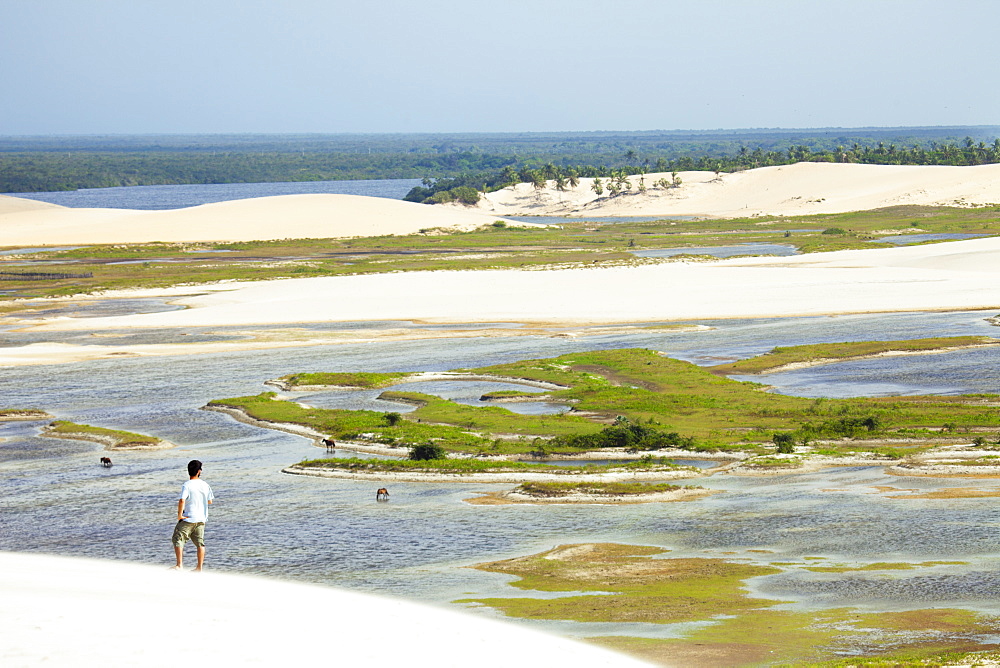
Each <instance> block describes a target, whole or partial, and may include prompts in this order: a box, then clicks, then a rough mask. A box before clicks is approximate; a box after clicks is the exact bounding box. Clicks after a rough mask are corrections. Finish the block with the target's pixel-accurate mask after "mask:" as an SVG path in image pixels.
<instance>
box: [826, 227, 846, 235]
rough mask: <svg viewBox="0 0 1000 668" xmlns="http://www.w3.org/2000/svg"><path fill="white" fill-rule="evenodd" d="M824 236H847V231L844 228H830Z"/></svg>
mask: <svg viewBox="0 0 1000 668" xmlns="http://www.w3.org/2000/svg"><path fill="white" fill-rule="evenodd" d="M822 234H847V230H845V229H844V228H842V227H828V228H827V229H825V230H823V232H822Z"/></svg>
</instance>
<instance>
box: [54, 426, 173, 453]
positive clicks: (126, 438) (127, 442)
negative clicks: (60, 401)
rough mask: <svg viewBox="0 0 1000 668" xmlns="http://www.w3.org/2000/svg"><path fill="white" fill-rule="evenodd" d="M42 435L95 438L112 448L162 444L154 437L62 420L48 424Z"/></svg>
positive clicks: (160, 440)
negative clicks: (109, 442) (109, 443)
mask: <svg viewBox="0 0 1000 668" xmlns="http://www.w3.org/2000/svg"><path fill="white" fill-rule="evenodd" d="M43 435H49V436H53V435H58V436H63V437H66V438H74V437H79V438H82V439H84V440H86V439H87V437H88V436H89V437H91V438H93V437H97V438H100V439H110V440H112V441H113V442H114V447H116V448H127V447H144V446H151V445H159V444H160V443H162V442H163V440H162V439H159V438H156V437H155V436H144V435H142V434H136V433H133V432H131V431H122V430H119V429H105V428H104V427H94V426H91V425H89V424H76V423H75V422H66V421H64V420H56V421H55V422H52V423H51V424H49V426H48V427H47V428H46V429H45V431H44V432H43Z"/></svg>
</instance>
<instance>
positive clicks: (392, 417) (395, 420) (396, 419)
mask: <svg viewBox="0 0 1000 668" xmlns="http://www.w3.org/2000/svg"><path fill="white" fill-rule="evenodd" d="M385 421H386V423H388V425H389V426H390V427H395V426H396V425H397V424H399V423H400V422H402V421H403V416H402V415H400V414H399V413H395V412H393V413H386V414H385Z"/></svg>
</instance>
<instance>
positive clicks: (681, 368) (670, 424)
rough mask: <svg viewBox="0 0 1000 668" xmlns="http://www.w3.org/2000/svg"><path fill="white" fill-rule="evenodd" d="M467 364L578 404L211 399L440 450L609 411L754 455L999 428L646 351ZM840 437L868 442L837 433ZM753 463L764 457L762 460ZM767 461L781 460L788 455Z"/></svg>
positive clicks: (565, 430)
mask: <svg viewBox="0 0 1000 668" xmlns="http://www.w3.org/2000/svg"><path fill="white" fill-rule="evenodd" d="M463 371H468V372H472V373H475V374H497V375H503V376H512V377H519V378H525V379H532V380H541V381H548V382H553V383H557V384H560V385H563V386H566V387H567V389H563V390H553V391H550V392H548V393H547V394H548V395H549V396H550V397H551V398H550V400H551V401H563V402H568V403H571V404H572V405H573V406H574V407H575V408H576V409H577V411H578V412H577V411H574V412H567V413H562V414H556V415H523V414H518V413H514V412H512V411H510V410H507V409H506V408H502V407H499V406H487V407H481V406H468V405H465V404H459V403H456V402H453V401H449V400H446V399H442V398H440V397H436V396H433V395H429V394H423V393H417V392H384V393H383V394H382V395H381V396H382V397H383V398H385V399H389V400H396V401H405V402H407V403H410V404H415V405H417V406H418V408H417V409H416V410H414V411H412V412H409V413H407V414H406V415H405V416H403V419H402V420H401V421H399V423H398V424H396V425H390V424H389V421H388V419H387V418H386V414H385V413H379V412H375V411H349V410H335V409H319V408H304V407H302V406H300V405H298V404H296V403H293V402H282V401H276V400H275V398H274V397H275V395H274V394H273V393H264V394H260V395H256V396H252V397H236V398H232V399H219V400H216V401H213V402H212V405H217V406H230V407H234V408H239V409H242V410H244V411H245V412H246V413H247V414H249V415H250V416H251V417H256V418H260V419H263V420H270V421H275V422H283V423H294V424H300V425H305V426H308V427H311V428H313V429H316V430H317V431H319V432H321V433H323V434H325V435H327V437H330V438H337V439H342V440H367V441H373V442H379V443H389V444H397V445H415V444H419V443H425V442H428V441H434V442H435V443H437V444H438V445H441V446H442V447H444V448H446V449H448V450H452V451H456V452H466V453H471V454H526V453H533V452H560V450H558V446H554V445H552V444H550V443H549V442H548V439H551V438H552V437H557V436H564V435H576V434H594V433H597V432H599V431H600V430H601V429H602V428H603V427H604V426H605V424H606V423H607V422H610V421H612V420H614V419H615V418H616V416H624V417H626V418H628V419H629V420H630V421H631V422H632V423H635V424H652V425H655V426H656V427H657V428H658V429H661V430H663V431H667V432H673V431H676V432H678V433H679V434H680V435H681V436H684V437H688V436H690V437H692V438H693V439H694V440H695V443H694V445H693V446H689V449H691V450H695V451H716V450H727V449H736V450H744V451H749V452H752V453H757V454H764V453H765V452H769V451H770V446H769V445H762V444H765V443H767V444H769V443H770V441H771V438H772V435H773V434H774V433H776V432H786V431H793V430H798V432H799V433H809V434H812V436H811V438H813V439H814V440H815V439H817V438H820V437H822V436H824V434H826V433H827V432H829V433H830V434H831V437H833V438H835V439H836V440H835V442H834V444H832V445H825V444H824V445H822V447H821V451H822V452H824V453H829V452H834V453H841V454H847V453H848V452H858V451H868V452H874V453H876V454H880V455H884V456H886V457H888V458H899V457H903V456H905V455H906V454H910V453H912V452H915V451H916V449H915V448H907V449H905V450H903V449H901V448H895V449H890V448H886V447H885V446H884V445H883V444H880V443H878V441H877V439H887V438H895V439H901V438H905V439H918V440H917V441H916V442H918V443H920V444H924V445H930V444H933V443H940V442H960V441H961V440H964V439H965V438H968V437H969V436H970V435H972V434H975V433H977V432H976V431H975V430H981V429H997V428H1000V412H998V411H997V410H996V403H997V401H998V400H1000V398H998V397H997V396H995V395H957V396H950V395H949V396H917V397H879V398H855V399H806V398H802V397H793V396H787V395H780V394H772V393H768V392H762V391H761V390H762V389H763V386H762V385H760V384H758V383H752V382H745V381H737V380H733V379H730V378H725V377H720V376H718V375H716V374H713V373H712V372H711V371H710V370H707V369H704V368H702V367H698V366H696V365H694V364H691V363H688V362H683V361H680V360H675V359H671V358H668V357H664V356H663V355H660V354H659V353H656V352H654V351H651V350H645V349H620V350H606V351H596V352H579V353H570V354H567V355H562V356H560V357H555V358H549V359H535V360H522V361H518V362H512V363H508V364H500V365H495V366H490V367H484V368H479V369H464V370H463ZM581 413H583V414H581ZM586 415H589V416H590V417H587V416H586ZM593 417H596V419H597V420H600V421H595V419H592V418H593ZM601 421H603V422H601ZM866 421H869V422H870V423H871V424H872V425H874V428H873V429H868V428H857V429H855V428H854V427H851V428H852V429H855V430H854V431H852V432H851V433H850V434H847V433H842V432H838V431H836V430H837V429H841V428H842V427H843V426H844V425H845V424H846V425H855V424H862V423H865V422H866ZM806 427H808V429H806ZM845 435H854V436H856V437H863V438H864V439H868V441H867V442H858V441H843V440H842V438H841V437H842V436H845ZM872 439H876V440H874V441H873V440H872ZM565 451H566V452H567V453H573V452H576V451H577V450H574V449H566V450H565ZM758 461H759V463H760V464H762V465H765V466H766V465H768V464H769V462H768V461H767V460H766V459H765V460H762V461H761V460H758ZM773 465H774V466H789V464H788V462H787V460H777V461H775V462H774V463H773Z"/></svg>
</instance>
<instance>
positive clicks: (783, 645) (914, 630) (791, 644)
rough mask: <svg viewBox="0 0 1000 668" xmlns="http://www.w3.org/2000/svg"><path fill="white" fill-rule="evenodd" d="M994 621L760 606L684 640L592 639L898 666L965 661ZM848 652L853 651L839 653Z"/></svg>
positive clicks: (796, 662) (633, 649) (698, 654)
mask: <svg viewBox="0 0 1000 668" xmlns="http://www.w3.org/2000/svg"><path fill="white" fill-rule="evenodd" d="M998 628H1000V623H998V619H997V618H994V617H987V616H983V615H978V614H977V613H974V612H970V611H968V610H954V609H940V610H939V609H931V610H912V611H906V612H889V613H858V612H856V611H854V610H850V609H832V610H822V611H817V612H791V611H783V610H766V609H765V610H751V611H748V612H745V613H741V614H738V615H736V616H733V617H729V618H726V619H720V620H718V622H717V623H715V624H712V625H710V626H705V627H702V628H700V629H698V630H696V631H694V632H692V633H690V634H689V635H687V636H686V637H684V638H682V639H667V640H659V639H653V638H636V637H628V636H610V637H601V638H591V639H590V641H591V642H593V643H596V644H599V645H602V646H605V647H608V648H611V649H615V650H618V651H621V652H625V653H628V654H633V655H635V656H638V657H639V658H643V659H646V660H648V661H653V662H657V663H663V664H666V665H716V666H764V665H768V666H769V665H775V664H778V665H793V666H831V667H832V666H844V667H846V666H852V667H853V666H857V667H861V666H871V667H873V668H874V667H876V666H877V667H882V668H899V667H901V666H942V665H962V664H963V661H960V660H956V659H960V658H963V657H971V658H975V657H976V656H977V655H970V654H967V652H969V651H970V650H988V649H992V648H995V647H996V645H995V644H993V643H987V642H982V641H981V640H979V639H977V636H982V635H988V634H992V633H996V631H997V629H998ZM845 653H847V654H851V655H852V656H851V657H850V658H848V659H844V658H838V657H840V656H842V655H843V654H845ZM991 656H997V654H995V653H991ZM979 658H983V657H982V656H979ZM965 663H966V664H968V663H971V665H977V664H976V662H975V661H971V662H965Z"/></svg>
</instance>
